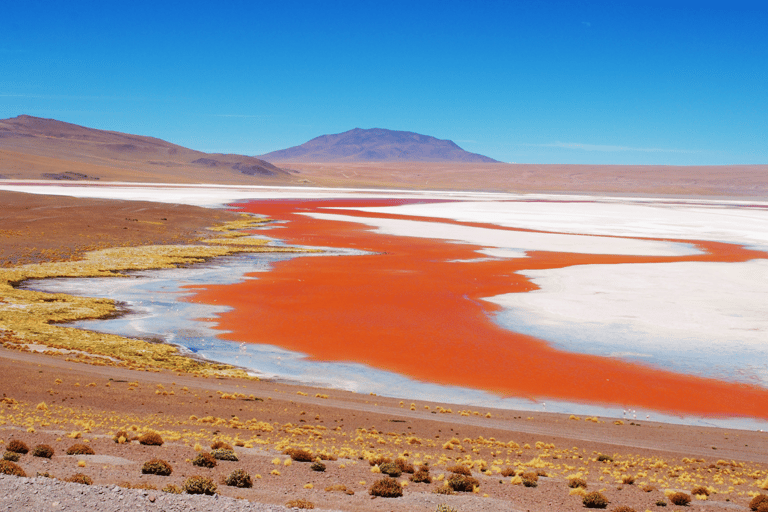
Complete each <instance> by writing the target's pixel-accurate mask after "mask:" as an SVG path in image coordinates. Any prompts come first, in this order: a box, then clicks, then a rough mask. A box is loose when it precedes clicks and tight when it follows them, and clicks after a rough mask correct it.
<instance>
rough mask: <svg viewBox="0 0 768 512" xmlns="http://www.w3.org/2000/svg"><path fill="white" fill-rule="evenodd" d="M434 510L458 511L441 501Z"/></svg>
mask: <svg viewBox="0 0 768 512" xmlns="http://www.w3.org/2000/svg"><path fill="white" fill-rule="evenodd" d="M435 512H458V511H457V510H456V509H455V508H451V507H449V506H448V505H445V504H444V503H441V504H440V505H438V506H437V508H436V509H435Z"/></svg>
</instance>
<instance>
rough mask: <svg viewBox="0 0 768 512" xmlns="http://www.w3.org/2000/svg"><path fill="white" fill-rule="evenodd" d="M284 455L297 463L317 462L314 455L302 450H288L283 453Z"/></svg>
mask: <svg viewBox="0 0 768 512" xmlns="http://www.w3.org/2000/svg"><path fill="white" fill-rule="evenodd" d="M283 453H284V454H286V455H288V456H289V457H291V460H294V461H296V462H312V461H313V460H315V458H314V457H312V453H311V452H309V451H308V450H301V449H298V448H288V449H287V450H285V451H284V452H283Z"/></svg>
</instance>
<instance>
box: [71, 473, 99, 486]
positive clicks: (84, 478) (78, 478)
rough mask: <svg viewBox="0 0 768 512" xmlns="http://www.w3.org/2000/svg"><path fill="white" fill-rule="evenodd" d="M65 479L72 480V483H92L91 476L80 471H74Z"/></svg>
mask: <svg viewBox="0 0 768 512" xmlns="http://www.w3.org/2000/svg"><path fill="white" fill-rule="evenodd" d="M65 481H67V482H72V483H74V484H83V485H92V484H93V480H91V477H89V476H88V475H84V474H82V473H75V474H74V475H72V476H71V477H69V478H67V479H66V480H65Z"/></svg>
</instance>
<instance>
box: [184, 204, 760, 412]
mask: <svg viewBox="0 0 768 512" xmlns="http://www.w3.org/2000/svg"><path fill="white" fill-rule="evenodd" d="M400 203H403V201H393V200H311V201H309V200H293V201H291V200H279V201H258V202H251V203H247V204H244V205H239V206H240V207H242V209H243V210H245V211H249V212H254V213H259V214H262V215H268V216H270V217H272V218H273V219H276V220H284V221H287V222H285V223H283V224H279V225H277V226H276V227H274V228H273V229H271V230H269V231H268V232H267V234H268V235H269V236H272V237H275V238H279V239H281V240H283V241H285V243H287V244H291V245H308V246H322V247H346V248H354V249H363V250H366V251H371V252H373V253H375V254H371V255H365V256H333V257H298V258H293V259H290V260H287V261H282V262H279V263H276V264H275V265H274V268H273V269H272V270H271V271H270V272H267V273H259V274H258V279H254V280H248V281H245V282H242V283H238V284H234V285H222V286H207V287H205V288H203V289H199V290H198V293H197V295H196V297H195V298H194V299H193V300H194V301H195V302H206V303H214V302H215V303H216V304H217V305H228V306H231V307H232V308H233V309H232V310H231V311H229V312H227V313H224V314H222V315H221V316H220V317H219V322H218V328H220V329H222V330H226V331H230V332H228V333H227V334H226V335H223V337H225V338H227V339H229V340H233V341H238V342H249V343H266V344H272V345H277V346H279V347H283V348H285V349H288V350H292V351H297V352H301V353H304V354H307V355H308V357H310V358H312V359H316V360H322V361H352V362H358V363H365V364H367V365H370V366H373V367H376V368H381V369H384V370H389V371H393V372H397V373H399V374H402V375H406V376H408V377H411V378H413V379H417V380H421V381H428V382H434V383H440V384H449V385H454V386H462V387H467V388H474V389H482V390H487V391H491V392H496V393H499V394H501V395H504V396H517V397H530V398H536V399H544V398H549V399H561V400H568V401H578V402H591V403H601V404H616V405H621V406H630V407H631V406H634V407H643V408H650V409H655V410H661V411H667V412H673V413H676V414H694V415H718V416H725V415H727V416H748V417H756V418H763V419H768V390H767V389H765V388H761V387H757V386H749V385H744V384H736V383H730V382H724V381H719V380H715V379H707V378H701V377H694V376H690V375H683V374H678V373H674V372H671V371H667V370H662V369H657V368H652V367H648V366H644V365H640V364H634V363H629V362H624V361H621V360H618V359H614V358H608V357H600V356H592V355H584V354H575V353H570V352H565V351H561V350H557V349H554V348H553V347H551V346H550V345H549V344H547V343H546V342H544V341H542V340H539V339H536V338H533V337H531V336H526V335H522V334H518V333H514V332H510V331H508V330H505V329H502V328H501V327H499V326H498V325H496V324H495V323H494V322H493V321H492V316H493V313H494V312H495V311H496V310H497V309H498V307H497V306H495V305H494V304H491V303H488V302H485V301H481V300H479V299H481V298H483V297H492V296H494V295H499V294H503V293H510V292H526V291H530V290H534V289H536V288H537V287H536V286H535V285H534V284H532V283H531V282H529V281H528V280H527V279H526V278H525V277H523V276H520V275H517V274H515V272H516V271H518V270H522V269H551V268H561V267H567V266H570V265H581V264H616V263H649V262H673V261H716V262H740V261H746V260H750V259H755V258H766V257H767V256H768V255H766V254H765V253H762V252H758V251H752V250H748V249H745V248H743V247H740V246H736V245H732V244H723V243H716V242H693V243H694V244H695V245H697V246H698V247H699V248H700V249H702V250H703V251H704V254H701V255H695V256H681V257H636V256H613V255H585V254H573V253H553V252H529V253H528V255H529V258H518V259H505V260H496V261H479V262H471V263H468V262H451V260H461V259H474V258H477V257H478V256H480V255H478V253H476V252H475V251H476V250H477V249H480V247H477V246H473V245H465V244H455V243H447V242H445V241H441V240H430V239H422V238H415V237H401V236H391V235H382V234H376V233H373V232H371V230H370V229H371V228H369V227H367V226H364V225H362V224H358V223H355V222H341V221H329V220H317V219H312V218H310V217H307V216H304V215H299V213H302V212H315V211H322V210H321V208H322V207H328V206H335V207H345V206H346V207H353V206H381V205H390V204H400ZM325 212H326V213H327V210H326V211H325ZM333 213H343V214H345V215H357V216H365V217H389V216H390V215H387V214H370V213H367V212H359V211H355V210H334V211H333ZM391 217H394V218H401V219H402V218H406V219H417V218H415V217H405V216H391ZM419 220H429V221H436V219H419ZM440 222H449V223H454V224H461V225H473V226H487V227H492V228H495V229H511V228H499V227H498V226H491V225H484V224H479V223H464V222H455V221H450V220H445V221H442V220H441V221H440ZM689 242H690V241H689ZM702 349H703V350H706V347H702Z"/></svg>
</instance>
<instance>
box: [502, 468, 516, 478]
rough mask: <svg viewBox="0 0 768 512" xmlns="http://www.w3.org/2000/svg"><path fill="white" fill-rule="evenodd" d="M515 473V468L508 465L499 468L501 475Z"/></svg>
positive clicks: (505, 475) (508, 475)
mask: <svg viewBox="0 0 768 512" xmlns="http://www.w3.org/2000/svg"><path fill="white" fill-rule="evenodd" d="M516 474H517V471H516V470H515V468H512V467H509V466H507V467H505V468H504V469H502V470H501V476H503V477H510V476H515V475H516Z"/></svg>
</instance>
